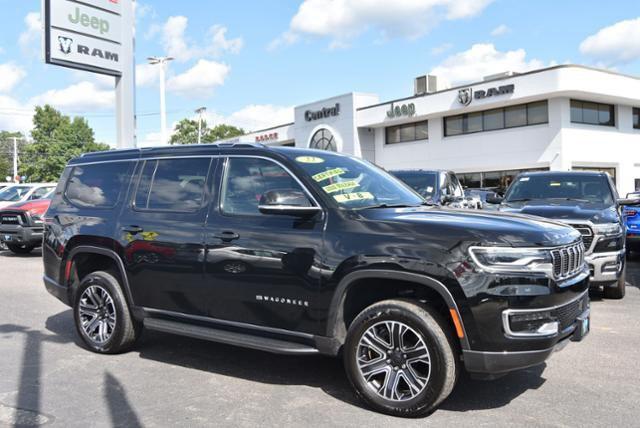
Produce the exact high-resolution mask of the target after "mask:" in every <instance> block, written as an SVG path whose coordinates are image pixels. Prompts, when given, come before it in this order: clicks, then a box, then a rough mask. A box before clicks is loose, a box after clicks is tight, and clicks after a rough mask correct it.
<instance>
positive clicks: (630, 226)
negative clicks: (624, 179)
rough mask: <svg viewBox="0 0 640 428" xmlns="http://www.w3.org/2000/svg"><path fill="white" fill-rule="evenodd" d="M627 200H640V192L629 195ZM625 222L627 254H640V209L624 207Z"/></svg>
mask: <svg viewBox="0 0 640 428" xmlns="http://www.w3.org/2000/svg"><path fill="white" fill-rule="evenodd" d="M627 199H640V192H635V193H629V194H628V195H627ZM624 221H625V225H626V226H627V252H629V253H630V252H631V251H636V252H640V209H638V207H624Z"/></svg>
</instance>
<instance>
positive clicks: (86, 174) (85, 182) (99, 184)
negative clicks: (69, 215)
mask: <svg viewBox="0 0 640 428" xmlns="http://www.w3.org/2000/svg"><path fill="white" fill-rule="evenodd" d="M131 165H132V163H131V162H105V163H99V164H93V165H82V166H76V167H74V168H73V170H72V171H71V174H70V176H69V181H68V183H67V190H66V191H65V196H66V198H67V200H69V202H71V203H72V204H74V205H77V206H80V207H94V208H112V207H113V206H115V205H116V203H117V202H118V197H119V195H120V189H121V188H122V184H123V183H125V182H128V181H129V174H130V169H131Z"/></svg>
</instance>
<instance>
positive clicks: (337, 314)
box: [326, 269, 470, 350]
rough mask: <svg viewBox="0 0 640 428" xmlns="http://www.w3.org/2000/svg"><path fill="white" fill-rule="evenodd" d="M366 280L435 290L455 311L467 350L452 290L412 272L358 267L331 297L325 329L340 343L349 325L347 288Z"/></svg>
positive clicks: (461, 343) (434, 280)
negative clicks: (347, 317)
mask: <svg viewBox="0 0 640 428" xmlns="http://www.w3.org/2000/svg"><path fill="white" fill-rule="evenodd" d="M365 280H376V281H381V280H383V281H400V282H403V283H407V284H411V285H413V286H417V287H420V288H421V289H423V290H425V291H428V292H432V293H435V295H437V296H439V297H440V298H441V299H442V301H443V302H444V304H445V305H446V306H447V308H448V309H449V310H450V311H455V314H456V315H457V318H458V321H459V325H460V328H461V330H462V332H463V337H458V339H459V341H460V346H461V348H462V349H463V350H466V349H470V346H469V340H468V337H467V332H466V330H465V327H464V323H463V322H462V315H461V313H460V309H459V307H458V304H457V303H456V301H455V299H454V297H453V295H452V294H451V291H450V290H449V289H448V288H447V287H446V286H445V285H444V284H443V283H442V282H440V281H438V280H436V279H434V278H431V277H429V276H426V275H421V274H416V273H411V272H398V271H394V270H379V269H368V270H359V271H356V272H351V273H349V274H347V275H345V276H344V278H342V280H341V281H340V282H339V284H338V286H337V288H336V290H335V292H334V295H333V297H332V299H331V306H330V310H329V316H328V323H327V331H326V334H327V336H328V337H331V338H334V339H335V340H337V341H338V342H339V343H340V344H342V343H344V340H345V337H346V333H347V328H348V327H347V325H346V324H347V322H346V319H345V303H346V302H347V297H348V295H349V291H350V290H352V288H353V287H354V286H355V285H357V284H358V283H361V282H362V281H365ZM451 318H452V316H451V315H450V314H449V315H448V319H449V320H450V323H451V324H452V326H453V325H454V323H455V321H454V320H452V319H451Z"/></svg>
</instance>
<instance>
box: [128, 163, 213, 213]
mask: <svg viewBox="0 0 640 428" xmlns="http://www.w3.org/2000/svg"><path fill="white" fill-rule="evenodd" d="M210 164H211V159H210V158H195V159H162V160H152V161H146V162H145V164H144V167H143V169H142V174H141V176H140V182H139V184H138V189H137V191H136V196H135V206H136V208H138V209H148V210H161V211H195V210H197V209H198V208H200V207H201V206H202V203H203V200H204V190H205V183H206V181H207V175H208V173H209V165H210Z"/></svg>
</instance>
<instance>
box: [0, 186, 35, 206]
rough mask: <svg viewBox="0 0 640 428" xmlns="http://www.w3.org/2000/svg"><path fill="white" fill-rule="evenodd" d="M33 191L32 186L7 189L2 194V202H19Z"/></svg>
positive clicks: (0, 198)
mask: <svg viewBox="0 0 640 428" xmlns="http://www.w3.org/2000/svg"><path fill="white" fill-rule="evenodd" d="M29 190H31V187H30V186H13V187H7V188H6V189H3V190H2V191H1V192H0V201H10V202H15V201H19V200H21V199H22V198H24V197H25V195H26V194H27V193H29Z"/></svg>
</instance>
